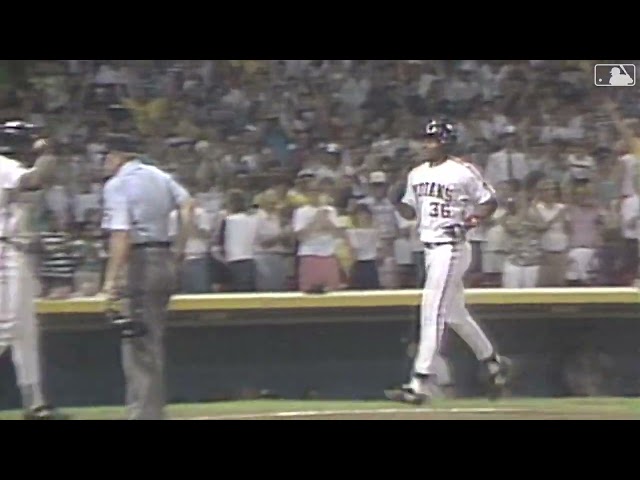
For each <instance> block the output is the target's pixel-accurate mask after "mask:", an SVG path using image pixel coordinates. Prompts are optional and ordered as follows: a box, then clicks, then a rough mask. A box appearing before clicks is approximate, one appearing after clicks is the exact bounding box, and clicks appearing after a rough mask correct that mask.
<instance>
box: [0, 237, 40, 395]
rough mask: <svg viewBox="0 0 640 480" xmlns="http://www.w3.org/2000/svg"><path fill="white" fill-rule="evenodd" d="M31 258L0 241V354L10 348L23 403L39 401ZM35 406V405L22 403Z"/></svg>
mask: <svg viewBox="0 0 640 480" xmlns="http://www.w3.org/2000/svg"><path fill="white" fill-rule="evenodd" d="M32 262H33V260H32V258H31V257H29V256H27V255H25V254H23V253H20V252H17V251H16V250H15V249H14V248H13V247H11V246H9V245H7V244H6V243H4V244H2V243H0V353H1V352H3V351H5V350H6V349H7V348H8V347H11V354H12V358H13V365H14V368H15V371H16V379H17V382H18V386H19V387H20V389H21V391H22V392H23V396H24V395H25V394H26V392H28V396H29V397H30V398H29V399H25V398H23V402H25V403H30V404H38V403H42V402H43V395H42V387H41V378H40V345H39V329H38V324H37V317H36V311H35V297H36V295H37V294H38V288H39V284H38V280H37V279H36V277H35V268H34V266H33V263H32ZM27 406H35V405H25V407H27Z"/></svg>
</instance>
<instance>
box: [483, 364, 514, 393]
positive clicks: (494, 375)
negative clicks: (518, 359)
mask: <svg viewBox="0 0 640 480" xmlns="http://www.w3.org/2000/svg"><path fill="white" fill-rule="evenodd" d="M485 364H486V367H487V372H488V376H487V396H488V397H489V399H490V400H497V399H498V398H500V397H502V396H503V395H504V392H505V387H506V386H507V384H508V383H509V380H511V373H512V362H511V360H510V359H508V358H507V357H503V356H501V355H494V356H493V357H491V358H490V359H488V360H487V361H486V362H485Z"/></svg>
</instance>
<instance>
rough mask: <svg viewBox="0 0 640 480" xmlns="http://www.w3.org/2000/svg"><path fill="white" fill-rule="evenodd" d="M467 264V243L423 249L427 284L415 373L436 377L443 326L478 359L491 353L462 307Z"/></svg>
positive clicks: (477, 327)
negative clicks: (436, 364) (454, 334)
mask: <svg viewBox="0 0 640 480" xmlns="http://www.w3.org/2000/svg"><path fill="white" fill-rule="evenodd" d="M470 264H471V246H470V245H469V244H468V243H461V244H457V245H440V246H437V247H434V248H430V249H426V250H425V267H426V270H427V281H426V284H425V288H424V293H423V296H422V308H421V328H420V342H419V345H418V352H417V354H416V359H415V364H414V372H415V373H418V374H423V375H427V374H428V375H435V374H437V371H436V367H435V362H434V359H435V358H436V355H437V354H438V352H439V350H440V343H441V341H442V334H443V333H444V327H445V324H449V325H450V326H451V328H453V330H454V331H455V332H456V333H457V334H458V335H459V336H460V338H462V340H464V341H465V342H466V343H467V344H468V345H469V347H470V348H471V350H473V353H474V354H475V356H476V358H478V360H484V359H486V358H489V357H490V356H491V355H492V354H493V353H494V352H493V346H492V345H491V342H490V341H489V339H488V338H487V336H486V335H485V334H484V332H483V331H482V329H481V328H480V327H479V326H478V324H477V323H476V322H475V320H474V319H473V318H472V317H471V315H470V314H469V312H468V310H467V308H466V307H465V299H464V286H463V283H462V278H463V276H464V274H465V272H466V271H467V269H468V268H469V265H470Z"/></svg>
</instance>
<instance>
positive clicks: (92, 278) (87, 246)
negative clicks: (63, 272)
mask: <svg viewBox="0 0 640 480" xmlns="http://www.w3.org/2000/svg"><path fill="white" fill-rule="evenodd" d="M84 220H85V221H84V222H83V227H82V232H81V235H80V238H79V239H78V240H76V242H75V246H76V248H77V249H78V264H77V268H76V269H75V272H74V292H75V293H76V294H78V295H80V296H84V297H90V296H93V295H96V294H97V293H98V292H99V291H100V287H101V286H102V275H103V274H104V267H105V260H106V257H107V254H106V252H105V251H104V245H103V241H102V239H101V236H102V232H101V230H100V211H99V210H89V211H87V213H86V215H85V219H84Z"/></svg>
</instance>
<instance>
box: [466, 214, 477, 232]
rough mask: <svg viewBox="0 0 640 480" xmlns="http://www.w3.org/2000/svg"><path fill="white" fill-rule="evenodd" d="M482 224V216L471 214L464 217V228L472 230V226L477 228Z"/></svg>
mask: <svg viewBox="0 0 640 480" xmlns="http://www.w3.org/2000/svg"><path fill="white" fill-rule="evenodd" d="M478 225H480V218H479V217H478V216H477V215H469V216H468V217H467V218H465V219H464V224H463V226H464V228H466V229H467V230H471V229H472V228H476V227H477V226H478Z"/></svg>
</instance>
